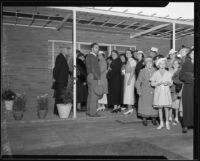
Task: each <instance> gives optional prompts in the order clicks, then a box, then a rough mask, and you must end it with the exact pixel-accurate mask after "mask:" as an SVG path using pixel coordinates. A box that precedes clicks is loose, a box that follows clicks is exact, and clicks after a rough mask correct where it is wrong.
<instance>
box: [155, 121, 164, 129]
mask: <svg viewBox="0 0 200 161" xmlns="http://www.w3.org/2000/svg"><path fill="white" fill-rule="evenodd" d="M163 127H164V125H163V122H161V123H160V125H159V126H158V127H157V130H160V129H162V128H163Z"/></svg>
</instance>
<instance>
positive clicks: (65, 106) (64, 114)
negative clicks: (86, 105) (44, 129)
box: [57, 79, 73, 118]
mask: <svg viewBox="0 0 200 161" xmlns="http://www.w3.org/2000/svg"><path fill="white" fill-rule="evenodd" d="M60 100H61V103H60V104H57V108H58V114H59V117H60V118H68V117H69V114H70V111H71V108H72V102H73V80H72V79H69V84H68V86H67V89H66V90H63V92H62V93H61V96H60Z"/></svg>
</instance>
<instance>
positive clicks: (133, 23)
mask: <svg viewBox="0 0 200 161" xmlns="http://www.w3.org/2000/svg"><path fill="white" fill-rule="evenodd" d="M137 23H138V22H133V23H132V24H130V25H128V26H126V27H124V29H127V28H129V27H131V26H133V25H135V24H137Z"/></svg>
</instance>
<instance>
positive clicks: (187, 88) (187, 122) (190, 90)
mask: <svg viewBox="0 0 200 161" xmlns="http://www.w3.org/2000/svg"><path fill="white" fill-rule="evenodd" d="M179 78H180V80H181V81H183V83H184V86H183V92H182V101H183V126H193V125H194V64H193V63H192V62H191V60H190V59H189V58H187V59H186V60H185V62H184V64H183V66H182V69H181V71H180V73H179Z"/></svg>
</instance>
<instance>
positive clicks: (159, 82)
mask: <svg viewBox="0 0 200 161" xmlns="http://www.w3.org/2000/svg"><path fill="white" fill-rule="evenodd" d="M166 61H167V59H166V58H160V59H159V60H158V61H157V62H156V66H157V67H158V68H159V69H158V70H157V71H155V72H154V73H153V75H152V77H151V78H150V81H151V85H152V86H154V87H155V91H154V100H153V106H154V108H157V109H158V112H159V119H160V125H159V126H158V128H157V129H161V128H163V127H164V124H163V109H165V118H166V129H167V130H170V126H169V108H171V107H172V98H171V91H170V86H171V85H172V83H173V82H172V74H171V73H170V72H169V71H167V70H166V69H165V67H166Z"/></svg>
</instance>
